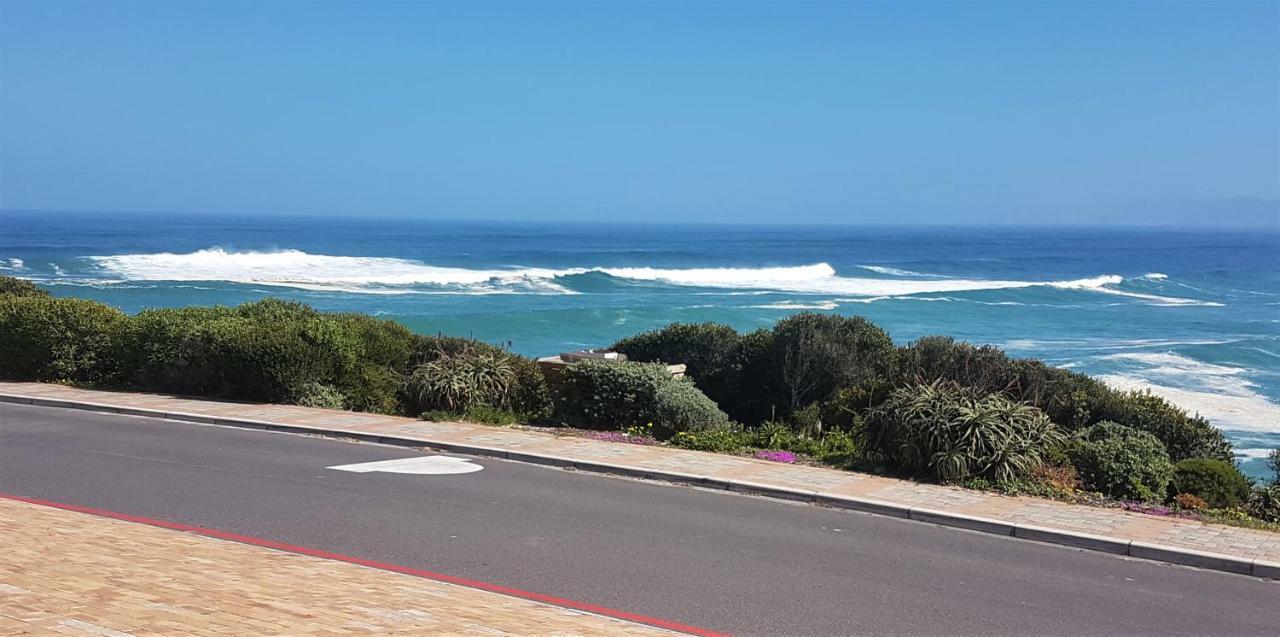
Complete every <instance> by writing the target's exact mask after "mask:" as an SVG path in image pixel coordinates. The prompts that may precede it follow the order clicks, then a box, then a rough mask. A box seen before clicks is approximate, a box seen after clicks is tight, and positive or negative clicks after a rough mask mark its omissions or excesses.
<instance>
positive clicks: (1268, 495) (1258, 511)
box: [1245, 483, 1280, 522]
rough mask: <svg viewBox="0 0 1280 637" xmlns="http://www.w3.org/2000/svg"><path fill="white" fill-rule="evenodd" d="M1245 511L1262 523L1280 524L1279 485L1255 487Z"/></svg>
mask: <svg viewBox="0 0 1280 637" xmlns="http://www.w3.org/2000/svg"><path fill="white" fill-rule="evenodd" d="M1245 511H1247V512H1248V513H1249V515H1252V516H1253V517H1255V518H1258V519H1259V520H1262V521H1264V522H1280V483H1276V484H1270V485H1266V486H1259V487H1255V488H1254V489H1253V492H1252V493H1250V494H1249V502H1248V503H1247V504H1246V505H1245Z"/></svg>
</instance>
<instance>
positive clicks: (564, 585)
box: [0, 404, 1280, 635]
mask: <svg viewBox="0 0 1280 637" xmlns="http://www.w3.org/2000/svg"><path fill="white" fill-rule="evenodd" d="M414 455H421V454H418V453H417V452H416V451H414V450H411V449H403V448H396V447H388V446H381V445H370V444H357V443H349V442H342V441H335V440H324V439H318V438H311V437H305V436H298V435H289V434H279V433H269V432H259V431H247V430H238V429H230V428H223V427H214V426H199V425H193V424H189V423H174V422H167V421H163V420H156V419H149V418H136V417H126V416H116V415H109V414H99V413H93V412H87V411H76V410H68V409H57V408H47V407H32V406H26V405H13V404H0V492H5V493H10V494H15V495H22V496H27V497H33V498H40V499H45V500H52V501H57V502H65V503H71V504H78V505H82V506H89V507H95V508H101V509H109V510H113V511H118V512H124V513H129V514H133V515H141V516H146V517H152V518H159V519H163V520H168V521H173V522H180V523H184V524H193V525H198V526H204V527H209V528H214V529H219V530H224V531H231V532H235V533H240V534H245V535H253V536H258V537H265V538H268V539H272V540H277V541H281V542H287V543H291V544H297V545H302V546H307V547H311V548H317V549H322V550H327V551H334V552H338V553H345V554H348V555H353V556H357V557H362V558H366V559H372V560H377V561H381V562H390V563H395V564H401V565H405V566H411V567H416V568H422V569H427V570H433V571H437V572H442V573H446V574H449V575H455V576H460V577H467V578H472V579H477V580H483V581H487V582H491V583H496V584H502V585H505V586H512V587H517V588H522V589H526V590H531V591H535V592H538V593H543V594H547V595H554V596H559V597H566V598H570V599H575V600H578V601H582V602H588V603H593V604H599V605H603V606H609V607H612V608H616V609H620V610H625V611H630V612H635V613H642V614H646V615H650V616H655V617H661V618H664V619H669V620H672V621H677V622H681V623H685V624H691V625H695V626H702V627H706V628H710V629H715V630H722V631H728V632H732V633H736V634H794V635H802V634H803V635H834V634H877V635H880V634H912V635H917V634H943V633H945V634H949V635H956V634H982V635H990V634H1018V635H1027V634H1036V635H1104V634H1105V635H1135V634H1161V635H1205V634H1213V635H1245V634H1249V635H1254V634H1256V635H1276V634H1278V633H1280V583H1277V582H1267V581H1263V580H1258V579H1253V578H1249V577H1244V576H1237V575H1230V574H1224V573H1217V572H1210V571H1200V570H1195V569H1190V568H1185V567H1178V566H1170V565H1165V564H1157V563H1153V562H1144V561H1141V560H1133V559H1128V558H1121V557H1116V556H1111V555H1103V554H1098V553H1090V552H1085V551H1077V550H1073V549H1068V548H1063V547H1057V546H1050V545H1043V544H1036V543H1032V542H1025V541H1021V540H1015V539H1011V538H1001V537H994V536H990V535H983V534H979V533H971V532H967V531H962V530H957V529H950V528H943V527H937V526H933V525H929V524H923V523H919V522H912V521H907V520H899V519H892V518H885V517H877V516H873V515H869V514H862V513H856V512H849V511H837V510H829V509H823V508H819V507H815V506H809V505H801V504H790V503H785V502H779V501H773V500H768V499H763V498H755V497H750V496H742V495H735V494H729V493H718V492H711V491H703V490H698V489H693V488H689V487H677V486H669V485H660V484H652V483H645V482H640V481H632V480H627V479H622V478H613V477H607V476H599V475H591V474H583V473H575V472H571V471H565V470H560V469H553V468H548V467H541V466H531V465H523V464H519V463H512V462H506V461H499V460H492V459H483V458H482V459H476V460H474V462H475V463H476V464H480V465H483V466H484V470H483V471H479V472H476V473H467V474H460V475H400V474H387V473H347V472H341V471H335V470H331V469H326V467H328V466H332V465H340V464H349V463H359V462H369V461H377V460H387V459H393V458H404V457H409V456H414ZM0 559H3V558H2V557H0Z"/></svg>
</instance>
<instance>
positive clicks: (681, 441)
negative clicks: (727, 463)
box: [670, 424, 752, 453]
mask: <svg viewBox="0 0 1280 637" xmlns="http://www.w3.org/2000/svg"><path fill="white" fill-rule="evenodd" d="M751 440H752V438H751V435H750V434H749V433H747V432H744V431H743V430H742V428H741V427H740V426H738V425H735V424H729V425H724V426H719V427H712V428H710V429H702V430H699V431H680V432H677V433H676V435H675V436H672V438H671V440H670V443H671V446H673V447H680V448H681V449H692V450H694V451H714V452H716V453H737V452H739V451H742V450H744V449H746V448H747V447H748V446H750V444H751Z"/></svg>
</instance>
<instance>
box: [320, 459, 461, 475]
mask: <svg viewBox="0 0 1280 637" xmlns="http://www.w3.org/2000/svg"><path fill="white" fill-rule="evenodd" d="M326 468H327V469H336V470H338V471H350V472H352V473H372V472H375V471H376V472H381V473H412V474H416V475H448V474H453V473H473V472H475V471H480V470H481V469H484V467H482V466H480V465H478V464H472V463H471V461H469V460H466V459H464V458H450V457H449V456H416V457H413V458H398V459H396V460H379V461H377V462H360V463H356V464H340V465H334V466H332V467H326Z"/></svg>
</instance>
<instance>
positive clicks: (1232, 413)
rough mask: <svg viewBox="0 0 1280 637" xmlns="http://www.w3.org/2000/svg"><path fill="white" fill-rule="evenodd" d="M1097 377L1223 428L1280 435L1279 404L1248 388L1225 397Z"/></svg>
mask: <svg viewBox="0 0 1280 637" xmlns="http://www.w3.org/2000/svg"><path fill="white" fill-rule="evenodd" d="M1098 378H1100V379H1101V380H1102V381H1103V382H1105V383H1107V384H1108V385H1111V386H1112V387H1115V388H1116V389H1121V390H1148V391H1150V392H1151V393H1153V394H1155V395H1157V396H1161V397H1163V398H1166V399H1168V400H1169V401H1170V402H1172V403H1173V404H1175V405H1177V406H1179V407H1182V408H1183V409H1186V410H1188V411H1191V412H1195V413H1198V414H1200V415H1201V416H1204V417H1205V418H1208V419H1209V421H1210V422H1212V423H1213V424H1214V425H1216V426H1218V427H1220V428H1222V429H1236V430H1245V431H1263V432H1269V433H1275V432H1280V405H1277V404H1276V403H1274V402H1271V401H1270V400H1268V399H1267V397H1266V396H1263V395H1261V394H1258V393H1256V392H1252V391H1249V390H1248V389H1247V388H1241V389H1240V390H1239V391H1237V392H1235V393H1232V394H1222V393H1217V392H1215V391H1197V390H1194V389H1185V388H1181V387H1167V386H1164V385H1157V384H1155V383H1152V382H1151V381H1148V380H1145V379H1142V378H1138V377H1134V376H1128V375H1124V374H1106V375H1102V376H1099V377H1098Z"/></svg>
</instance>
